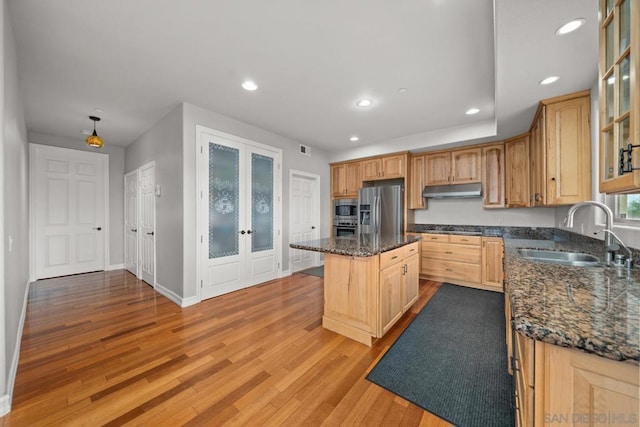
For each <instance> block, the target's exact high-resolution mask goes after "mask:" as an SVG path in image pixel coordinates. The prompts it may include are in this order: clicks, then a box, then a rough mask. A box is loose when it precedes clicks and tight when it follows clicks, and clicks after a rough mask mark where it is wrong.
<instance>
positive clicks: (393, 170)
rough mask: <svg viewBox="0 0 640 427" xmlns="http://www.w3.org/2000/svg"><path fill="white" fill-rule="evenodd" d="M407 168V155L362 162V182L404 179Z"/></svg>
mask: <svg viewBox="0 0 640 427" xmlns="http://www.w3.org/2000/svg"><path fill="white" fill-rule="evenodd" d="M406 168H407V155H406V154H397V155H392V156H384V157H378V158H374V159H366V160H362V180H363V181H375V180H379V179H395V178H404V177H405V174H406Z"/></svg>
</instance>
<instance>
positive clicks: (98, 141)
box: [85, 116, 104, 148]
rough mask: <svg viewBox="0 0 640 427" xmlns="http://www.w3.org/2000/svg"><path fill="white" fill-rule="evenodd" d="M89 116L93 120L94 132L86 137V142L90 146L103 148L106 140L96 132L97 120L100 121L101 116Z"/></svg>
mask: <svg viewBox="0 0 640 427" xmlns="http://www.w3.org/2000/svg"><path fill="white" fill-rule="evenodd" d="M89 118H90V119H91V120H93V134H91V135H89V136H88V137H87V139H85V142H86V143H87V145H88V146H89V147H94V148H102V146H103V145H104V141H103V140H102V138H100V137H99V136H98V134H97V133H96V122H99V121H100V117H96V116H89Z"/></svg>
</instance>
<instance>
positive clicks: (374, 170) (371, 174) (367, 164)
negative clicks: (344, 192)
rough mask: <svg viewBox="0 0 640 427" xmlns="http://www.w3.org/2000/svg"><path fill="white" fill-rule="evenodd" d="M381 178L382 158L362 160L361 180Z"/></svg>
mask: <svg viewBox="0 0 640 427" xmlns="http://www.w3.org/2000/svg"><path fill="white" fill-rule="evenodd" d="M380 178H382V159H370V160H363V161H362V180H363V181H373V180H376V179H380Z"/></svg>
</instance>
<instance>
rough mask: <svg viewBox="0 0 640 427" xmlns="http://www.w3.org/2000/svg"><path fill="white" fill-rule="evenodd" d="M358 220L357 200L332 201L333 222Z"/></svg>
mask: <svg viewBox="0 0 640 427" xmlns="http://www.w3.org/2000/svg"><path fill="white" fill-rule="evenodd" d="M357 220H358V200H357V199H336V200H334V201H333V221H334V224H335V223H337V222H338V221H357Z"/></svg>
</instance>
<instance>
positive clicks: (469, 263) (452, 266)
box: [420, 233, 503, 292]
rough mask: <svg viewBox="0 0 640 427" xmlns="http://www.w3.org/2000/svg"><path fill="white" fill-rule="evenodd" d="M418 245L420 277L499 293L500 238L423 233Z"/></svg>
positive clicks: (501, 252)
mask: <svg viewBox="0 0 640 427" xmlns="http://www.w3.org/2000/svg"><path fill="white" fill-rule="evenodd" d="M485 240H486V242H487V246H485V244H484V241H485ZM420 245H421V256H420V276H421V277H424V278H425V279H429V280H436V281H441V282H449V283H454V284H457V285H463V286H469V287H473V288H479V289H486V290H491V291H496V292H503V287H502V259H503V250H502V238H500V237H481V236H470V235H460V234H431V233H423V234H422V242H421V244H420ZM485 269H487V271H485Z"/></svg>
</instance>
